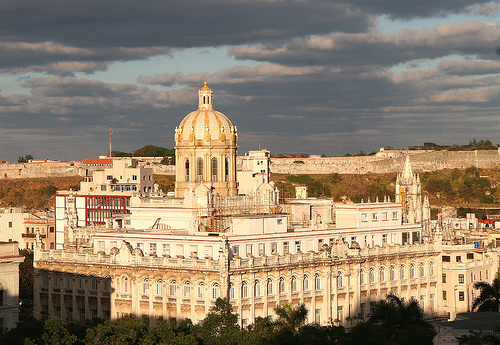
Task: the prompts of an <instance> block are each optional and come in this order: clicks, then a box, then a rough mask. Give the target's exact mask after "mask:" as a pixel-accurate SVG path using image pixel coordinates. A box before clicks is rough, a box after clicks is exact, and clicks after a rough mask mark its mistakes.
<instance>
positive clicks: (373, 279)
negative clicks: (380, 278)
mask: <svg viewBox="0 0 500 345" xmlns="http://www.w3.org/2000/svg"><path fill="white" fill-rule="evenodd" d="M369 279H370V284H373V283H375V269H374V268H373V267H372V268H370V277H369Z"/></svg>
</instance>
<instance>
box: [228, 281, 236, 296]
mask: <svg viewBox="0 0 500 345" xmlns="http://www.w3.org/2000/svg"><path fill="white" fill-rule="evenodd" d="M229 298H230V299H235V298H236V296H235V294H234V284H233V283H231V284H229Z"/></svg>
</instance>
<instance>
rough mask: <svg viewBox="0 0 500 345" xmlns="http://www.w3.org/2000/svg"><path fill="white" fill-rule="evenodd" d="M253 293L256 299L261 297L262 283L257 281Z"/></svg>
mask: <svg viewBox="0 0 500 345" xmlns="http://www.w3.org/2000/svg"><path fill="white" fill-rule="evenodd" d="M253 293H254V296H255V297H260V281H258V280H256V281H255V286H254V290H253Z"/></svg>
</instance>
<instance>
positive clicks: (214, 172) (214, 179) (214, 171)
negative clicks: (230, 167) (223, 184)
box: [212, 157, 218, 182]
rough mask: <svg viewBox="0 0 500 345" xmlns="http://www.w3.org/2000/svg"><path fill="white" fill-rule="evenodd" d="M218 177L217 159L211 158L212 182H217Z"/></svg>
mask: <svg viewBox="0 0 500 345" xmlns="http://www.w3.org/2000/svg"><path fill="white" fill-rule="evenodd" d="M217 175H218V161H217V158H215V157H213V158H212V182H217Z"/></svg>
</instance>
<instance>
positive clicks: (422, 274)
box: [420, 262, 425, 277]
mask: <svg viewBox="0 0 500 345" xmlns="http://www.w3.org/2000/svg"><path fill="white" fill-rule="evenodd" d="M420 276H421V277H425V264H424V263H423V262H421V263H420Z"/></svg>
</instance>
